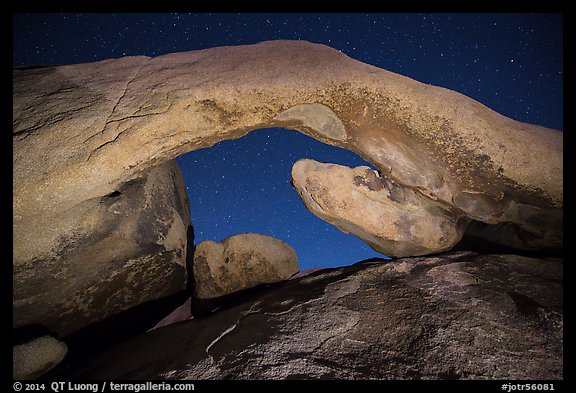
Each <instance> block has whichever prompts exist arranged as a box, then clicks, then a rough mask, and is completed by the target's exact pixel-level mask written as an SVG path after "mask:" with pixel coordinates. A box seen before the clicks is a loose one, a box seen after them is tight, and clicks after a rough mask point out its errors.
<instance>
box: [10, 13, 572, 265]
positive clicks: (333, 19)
mask: <svg viewBox="0 0 576 393" xmlns="http://www.w3.org/2000/svg"><path fill="white" fill-rule="evenodd" d="M13 33H14V34H13V43H14V47H13V65H14V66H29V65H35V64H72V63H83V62H92V61H98V60H104V59H109V58H115V57H122V56H132V55H147V56H158V55H162V54H166V53H171V52H180V51H189V50H195V49H204V48H210V47H214V46H223V45H242V44H253V43H257V42H260V41H264V40H275V39H295V40H307V41H311V42H316V43H322V44H325V45H329V46H331V47H333V48H336V49H339V50H340V51H342V52H343V53H345V54H347V55H348V56H350V57H352V58H355V59H357V60H360V61H363V62H366V63H369V64H372V65H375V66H378V67H381V68H384V69H387V70H389V71H393V72H396V73H399V74H403V75H406V76H409V77H411V78H413V79H416V80H418V81H421V82H425V83H429V84H433V85H437V86H442V87H446V88H449V89H452V90H455V91H458V92H460V93H463V94H465V95H467V96H469V97H471V98H474V99H475V100H477V101H479V102H481V103H483V104H484V105H487V106H488V107H490V108H492V109H494V110H496V111H497V112H500V113H502V114H504V115H506V116H508V117H511V118H513V119H516V120H520V121H524V122H528V123H535V124H540V125H543V126H546V127H551V128H556V129H559V130H562V129H563V98H562V96H563V18H562V15H561V14H417V13H410V14H374V13H372V14H358V13H355V14H282V13H275V14H254V13H251V14H218V13H213V14H130V13H123V14H16V15H14V16H13ZM304 157H307V158H314V159H316V160H319V161H328V162H335V163H339V164H344V165H348V166H357V165H365V163H364V161H363V160H362V159H360V158H359V157H357V156H355V155H354V154H353V153H350V152H348V151H346V150H343V149H338V148H335V147H331V146H327V145H323V144H321V143H319V142H317V141H315V140H313V139H311V138H307V137H305V136H303V135H301V134H299V133H297V132H295V131H289V130H282V129H270V130H259V131H255V132H253V133H251V134H249V135H247V136H245V137H243V138H241V139H239V140H235V141H225V142H222V143H220V144H218V145H216V146H214V147H212V148H210V149H203V150H199V151H195V152H191V153H188V154H186V155H184V156H181V157H179V159H178V160H179V162H180V165H181V167H182V171H183V173H184V177H185V181H186V184H187V188H188V193H189V198H190V203H191V216H192V222H193V224H194V227H195V233H196V241H197V242H199V241H202V240H205V239H211V240H216V241H220V240H222V239H224V238H225V237H227V236H230V235H233V234H235V233H242V232H255V233H262V234H267V235H271V236H275V237H278V238H280V239H282V240H284V241H286V242H288V243H289V244H291V245H292V246H293V247H294V249H295V250H296V253H297V254H298V257H299V260H300V267H301V269H302V270H304V269H307V268H310V267H316V266H339V265H343V264H350V263H354V262H357V261H359V260H362V259H365V258H370V257H373V256H379V254H377V253H376V252H374V251H372V250H371V249H370V248H369V247H368V246H366V245H365V244H364V243H363V242H362V241H360V240H358V239H356V238H355V237H353V236H351V235H346V234H343V233H342V232H340V231H339V230H338V229H337V228H335V227H333V226H331V225H329V224H327V223H325V222H324V221H322V220H320V219H318V218H316V217H315V216H314V215H312V214H311V213H310V212H308V210H306V208H305V207H304V205H303V203H302V202H301V201H300V199H299V197H298V195H297V194H296V192H295V191H294V190H293V189H292V188H291V186H290V184H289V180H290V170H291V167H292V165H293V163H294V162H295V161H296V160H298V159H299V158H304Z"/></svg>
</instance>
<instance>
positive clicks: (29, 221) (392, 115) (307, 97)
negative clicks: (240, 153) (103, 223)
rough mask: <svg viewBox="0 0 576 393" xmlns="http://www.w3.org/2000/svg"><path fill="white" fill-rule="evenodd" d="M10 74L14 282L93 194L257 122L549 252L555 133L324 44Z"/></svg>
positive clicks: (556, 226)
mask: <svg viewBox="0 0 576 393" xmlns="http://www.w3.org/2000/svg"><path fill="white" fill-rule="evenodd" d="M13 80H14V88H13V98H14V101H13V115H14V120H13V152H14V155H13V164H14V171H13V184H14V194H13V208H14V209H13V210H14V215H13V217H14V219H13V227H14V257H13V264H14V282H15V283H22V282H26V281H27V280H30V279H31V277H33V276H34V274H33V273H31V272H33V271H34V270H35V269H38V267H39V266H40V265H41V264H42V263H44V264H52V265H54V264H57V263H58V261H59V258H60V255H61V251H62V250H63V249H65V248H70V247H74V244H75V242H74V237H73V236H68V237H63V236H62V235H63V234H68V235H71V234H72V235H73V234H74V233H76V232H78V231H80V232H82V231H84V232H83V233H84V235H86V234H87V233H89V228H91V227H92V226H94V225H96V224H95V223H94V222H89V220H87V219H85V218H83V217H91V216H90V214H89V213H90V211H92V210H91V209H94V208H95V206H96V201H100V200H101V198H103V197H105V196H106V195H112V194H113V193H114V192H117V191H121V188H122V187H123V185H126V184H130V182H131V181H133V179H138V178H140V179H142V178H146V179H147V176H148V173H149V171H150V170H153V168H155V167H158V166H159V165H161V164H163V163H167V162H169V161H170V160H172V159H173V158H175V157H177V156H178V155H180V154H183V153H186V152H188V151H191V150H195V149H198V148H202V147H208V146H211V145H213V144H215V143H217V142H219V141H221V140H225V139H234V138H239V137H241V136H243V135H245V134H246V133H248V132H250V131H252V130H254V129H259V128H268V127H284V128H291V129H296V130H299V131H301V132H303V133H304V134H306V135H309V136H311V137H313V138H316V139H318V140H320V141H322V142H324V143H328V144H331V145H335V146H340V147H343V148H346V149H349V150H351V151H353V152H355V153H357V154H358V155H360V156H361V157H363V158H364V159H365V160H367V161H368V162H370V163H372V164H373V165H374V166H375V167H376V168H377V169H378V170H379V171H380V174H381V175H382V176H383V178H385V179H388V180H389V181H390V182H392V183H393V184H394V185H395V187H396V188H398V189H399V190H407V192H409V193H413V194H414V195H416V196H417V198H420V199H421V200H422V201H424V202H425V203H424V205H420V207H421V208H425V209H426V211H427V212H428V213H429V214H431V215H433V216H434V215H436V212H438V211H441V212H442V214H444V215H447V216H448V217H451V218H452V219H453V221H454V220H455V222H459V221H461V220H462V219H463V220H465V221H470V220H473V222H481V223H485V224H500V223H506V225H508V226H511V227H512V230H509V231H507V232H506V236H507V237H509V238H510V239H512V240H509V241H508V240H506V239H504V240H505V241H508V242H511V243H514V242H516V243H515V244H516V245H519V246H522V247H527V248H558V247H561V245H562V228H561V224H562V207H563V193H562V187H563V181H562V175H563V162H562V153H563V138H562V133H561V132H558V131H556V130H551V129H547V128H544V127H540V126H536V125H530V124H525V123H521V122H517V121H514V120H512V119H509V118H506V117H504V116H502V115H500V114H498V113H496V112H494V111H492V110H490V109H489V108H487V107H486V106H484V105H482V104H480V103H478V102H476V101H474V100H472V99H470V98H468V97H466V96H463V95H461V94H459V93H456V92H453V91H450V90H447V89H443V88H439V87H434V86H429V85H426V84H423V83H420V82H417V81H414V80H412V79H410V78H407V77H404V76H401V75H397V74H394V73H391V72H388V71H385V70H382V69H379V68H377V67H373V66H370V65H367V64H364V63H361V62H358V61H356V60H354V59H351V58H349V57H347V56H345V55H344V54H342V53H340V52H339V51H336V50H334V49H332V48H329V47H326V46H323V45H317V44H311V43H308V42H303V41H271V42H263V43H260V44H256V45H248V46H238V47H222V48H212V49H206V50H200V51H194V52H186V53H175V54H169V55H164V56H159V57H156V58H148V57H144V56H137V57H125V58H120V59H113V60H105V61H101V62H97V63H89V64H78V65H68V66H57V67H46V68H33V69H26V70H14V73H13ZM326 176H328V177H330V176H331V175H326ZM144 183H146V182H144ZM176 183H177V181H176V182H175V183H174V184H175V186H174V187H173V188H178V186H177V184H176ZM322 183H323V182H322V181H319V182H318V185H319V186H321V185H322ZM176 199H177V198H176ZM399 206H400V207H401V206H402V204H399ZM423 206H425V207H423ZM395 207H398V206H395ZM458 225H460V224H458ZM78 228H80V229H78ZM408 233H411V229H410V228H408ZM518 233H520V235H518ZM417 235H418V234H417ZM416 237H417V236H416ZM433 251H434V250H424V252H423V253H427V252H433ZM390 254H392V255H393V254H394V253H393V252H392V253H390ZM405 254H406V252H402V253H398V255H405ZM408 254H410V251H408ZM42 261H44V262H42ZM46 261H50V262H46ZM20 300H22V302H23V303H26V304H29V303H30V302H32V303H33V302H34V301H35V300H33V297H26V296H24V297H23V298H21V299H20ZM15 302H16V300H15ZM80 303H81V302H80ZM80 303H79V304H80ZM79 307H80V306H79ZM21 313H22V310H21V309H19V307H15V315H16V317H15V320H17V319H18V317H17V316H18V315H19V314H21ZM30 322H33V321H30V320H27V323H30ZM18 323H23V322H18ZM18 323H16V322H15V325H18Z"/></svg>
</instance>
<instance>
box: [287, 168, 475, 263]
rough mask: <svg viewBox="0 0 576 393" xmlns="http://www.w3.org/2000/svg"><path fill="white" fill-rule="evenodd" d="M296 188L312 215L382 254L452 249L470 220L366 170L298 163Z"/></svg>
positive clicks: (295, 175)
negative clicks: (362, 241) (355, 237)
mask: <svg viewBox="0 0 576 393" xmlns="http://www.w3.org/2000/svg"><path fill="white" fill-rule="evenodd" d="M292 185H293V186H294V188H295V189H296V191H297V192H298V194H299V195H300V197H301V198H302V201H303V202H304V204H305V205H306V207H307V208H308V210H310V211H311V212H312V213H314V214H315V215H316V216H318V217H320V218H321V219H323V220H325V221H327V222H329V223H331V224H333V225H335V226H337V227H338V228H340V230H342V231H344V232H346V233H350V234H352V235H354V236H357V237H359V238H360V239H362V240H364V241H365V242H366V243H368V244H369V245H370V246H371V247H372V248H373V249H374V250H376V251H378V252H380V253H382V254H384V255H389V256H394V257H402V256H409V255H425V254H432V253H437V252H441V251H445V250H448V249H450V248H451V247H452V246H453V245H454V244H456V243H457V242H458V241H459V240H460V239H461V237H462V233H463V232H464V229H465V228H466V223H467V222H468V221H469V220H468V219H467V218H466V217H464V216H463V214H461V213H460V212H458V211H456V213H453V212H450V211H448V210H447V209H442V206H441V205H437V204H435V203H434V202H433V201H431V200H430V199H429V198H426V197H424V196H423V195H422V194H421V193H419V192H417V191H414V190H412V189H410V188H406V187H401V186H399V185H397V184H395V183H394V182H393V181H391V180H389V179H386V178H385V177H383V176H381V175H380V174H379V173H378V172H377V171H374V170H372V169H370V168H368V167H366V166H359V167H357V168H348V167H346V166H342V165H336V164H325V163H320V162H317V161H314V160H309V159H303V160H299V161H298V162H296V163H295V164H294V166H293V168H292Z"/></svg>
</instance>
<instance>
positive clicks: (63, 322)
mask: <svg viewBox="0 0 576 393" xmlns="http://www.w3.org/2000/svg"><path fill="white" fill-rule="evenodd" d="M40 214H41V212H40ZM42 224H45V226H44V225H42ZM38 225H39V228H41V230H42V233H41V234H38V233H36V235H37V236H39V237H40V238H38V239H35V240H34V244H35V245H36V246H38V248H36V249H34V250H31V251H35V252H37V251H42V254H41V255H36V257H35V258H33V259H32V260H29V261H27V260H20V259H16V260H15V261H14V262H15V263H14V275H13V284H14V290H13V294H14V300H13V306H14V311H13V326H14V327H20V326H27V325H33V324H38V325H43V326H45V327H47V328H49V329H50V330H51V331H53V332H55V333H57V334H58V335H59V336H60V337H63V336H66V335H68V334H70V333H72V332H74V331H76V330H78V329H80V328H82V327H84V326H87V325H89V324H91V323H93V322H96V321H100V320H103V319H105V318H107V317H109V316H111V315H114V314H116V313H118V312H120V311H123V310H126V309H128V308H131V307H134V306H136V305H138V304H141V303H144V302H147V301H151V300H155V299H159V298H162V297H164V296H168V295H170V294H173V293H176V292H178V291H180V290H182V289H184V288H185V286H186V282H187V275H186V252H187V250H186V247H187V230H188V227H189V226H190V213H189V206H188V199H187V195H186V190H185V189H184V183H183V179H182V175H181V173H180V169H179V167H178V164H177V163H176V161H168V162H166V163H165V164H163V165H161V166H158V167H155V168H151V169H150V170H148V171H147V172H145V173H142V174H141V175H140V176H139V177H137V178H134V179H132V180H131V181H129V182H126V183H124V184H123V185H122V187H120V188H119V189H118V190H117V191H115V192H113V193H110V194H108V195H105V196H102V197H99V198H93V199H89V200H86V201H84V202H82V203H80V204H78V205H76V206H75V207H74V208H72V209H69V210H66V211H65V212H62V214H61V215H59V216H58V220H55V221H54V222H50V223H46V222H44V221H41V220H40V221H39V222H38ZM23 240H25V239H19V238H17V237H14V243H15V245H16V244H20V242H21V241H23ZM48 244H49V245H50V248H49V249H44V246H45V245H48ZM30 255H32V254H30Z"/></svg>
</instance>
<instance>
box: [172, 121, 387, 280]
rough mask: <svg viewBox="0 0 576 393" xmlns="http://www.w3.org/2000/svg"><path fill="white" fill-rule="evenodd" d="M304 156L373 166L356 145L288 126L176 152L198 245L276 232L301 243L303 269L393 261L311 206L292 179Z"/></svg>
mask: <svg viewBox="0 0 576 393" xmlns="http://www.w3.org/2000/svg"><path fill="white" fill-rule="evenodd" d="M301 158H312V159H315V160H317V161H321V162H331V163H338V164H341V165H346V166H350V167H356V166H360V165H365V166H368V167H370V168H373V166H372V165H371V164H369V163H368V162H366V161H364V160H363V159H362V158H361V157H359V156H358V155H356V154H355V153H353V152H351V151H349V150H346V149H343V148H339V147H334V146H330V145H327V144H324V143H322V142H320V141H318V140H316V139H314V138H311V137H308V136H306V135H304V134H302V133H300V132H297V131H294V130H290V129H284V128H264V129H258V130H255V131H252V132H250V133H248V134H247V135H245V136H243V137H241V138H239V139H234V140H226V141H222V142H219V143H217V144H215V145H214V146H212V147H210V148H204V149H199V150H194V151H191V152H188V153H186V154H183V155H180V156H179V157H177V161H178V163H179V165H180V168H181V170H182V175H183V178H184V182H185V184H186V190H187V194H188V198H189V200H190V215H191V220H192V225H193V226H194V235H195V244H198V243H200V242H202V241H204V240H213V241H222V240H224V239H225V238H226V237H229V236H232V235H234V234H238V233H246V232H252V233H259V234H263V235H269V236H273V237H276V238H278V239H280V240H283V241H285V242H286V243H288V244H290V245H291V246H292V247H293V248H294V250H295V251H296V254H297V255H298V261H299V265H300V270H301V271H304V270H308V269H311V268H327V267H339V266H346V265H351V264H354V263H356V262H359V261H362V260H366V259H372V258H384V259H386V258H387V257H385V256H383V255H382V254H380V253H378V252H376V251H374V250H372V249H371V248H370V247H369V246H368V245H367V244H366V243H364V242H363V241H362V240H360V239H358V238H357V237H355V236H353V235H350V234H346V233H343V232H341V231H340V230H339V229H338V228H337V227H335V226H333V225H332V224H329V223H328V222H325V221H323V220H321V219H319V218H318V217H316V216H315V215H314V214H312V213H311V212H310V211H309V210H308V209H307V208H306V207H305V205H304V203H303V202H302V201H301V199H300V197H299V196H298V194H297V192H296V191H295V190H294V189H293V188H292V185H291V184H290V174H291V170H292V166H293V165H294V163H295V162H296V161H298V160H299V159H301Z"/></svg>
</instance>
